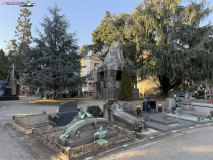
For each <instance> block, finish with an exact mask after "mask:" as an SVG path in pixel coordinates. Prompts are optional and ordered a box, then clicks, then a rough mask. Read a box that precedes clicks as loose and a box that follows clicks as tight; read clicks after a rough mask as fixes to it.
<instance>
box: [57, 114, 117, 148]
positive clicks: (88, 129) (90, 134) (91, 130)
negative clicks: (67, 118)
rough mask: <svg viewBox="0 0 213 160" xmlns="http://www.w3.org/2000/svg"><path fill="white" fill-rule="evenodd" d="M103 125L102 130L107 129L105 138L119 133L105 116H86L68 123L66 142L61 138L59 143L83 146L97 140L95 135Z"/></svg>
mask: <svg viewBox="0 0 213 160" xmlns="http://www.w3.org/2000/svg"><path fill="white" fill-rule="evenodd" d="M100 127H102V131H106V136H105V138H110V137H114V136H117V135H118V133H117V131H116V130H115V128H114V126H113V124H112V122H109V121H107V120H106V119H104V118H84V119H77V120H74V121H72V122H71V123H70V124H68V125H67V126H66V128H65V130H66V132H67V131H68V132H69V133H68V132H67V133H68V134H67V137H68V138H67V141H66V144H65V143H63V142H65V141H62V140H61V139H59V141H58V142H59V143H60V144H62V145H67V146H69V147H76V146H81V145H83V144H87V143H93V142H94V141H95V139H94V136H95V133H96V132H97V131H99V128H100Z"/></svg>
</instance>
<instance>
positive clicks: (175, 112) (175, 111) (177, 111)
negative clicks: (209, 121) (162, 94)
mask: <svg viewBox="0 0 213 160" xmlns="http://www.w3.org/2000/svg"><path fill="white" fill-rule="evenodd" d="M186 98H187V96H186ZM167 115H169V116H172V117H178V118H183V119H188V120H192V121H199V118H198V117H194V116H191V115H189V114H186V113H185V112H184V111H183V109H182V108H181V105H180V99H179V98H178V97H177V98H176V100H175V101H174V102H173V103H172V113H170V114H167ZM201 120H202V121H206V119H204V118H203V119H201Z"/></svg>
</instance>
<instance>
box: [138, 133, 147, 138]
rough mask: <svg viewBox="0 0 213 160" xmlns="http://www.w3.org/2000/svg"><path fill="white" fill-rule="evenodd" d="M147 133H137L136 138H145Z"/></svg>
mask: <svg viewBox="0 0 213 160" xmlns="http://www.w3.org/2000/svg"><path fill="white" fill-rule="evenodd" d="M145 136H146V135H145V134H143V133H136V138H138V139H143V138H145Z"/></svg>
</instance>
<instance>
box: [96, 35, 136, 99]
mask: <svg viewBox="0 0 213 160" xmlns="http://www.w3.org/2000/svg"><path fill="white" fill-rule="evenodd" d="M99 58H100V59H101V60H102V66H100V67H99V68H98V70H97V72H95V77H97V78H95V79H94V97H95V98H103V99H118V97H119V91H120V87H121V74H122V71H123V67H124V66H125V68H126V70H127V73H128V74H129V76H130V80H131V86H132V93H133V99H138V98H139V89H137V88H136V89H134V82H135V75H133V73H132V69H133V68H134V66H135V64H134V63H133V62H132V61H131V60H130V58H129V57H127V56H124V51H123V49H122V43H121V41H120V39H119V38H118V41H117V42H116V43H115V45H114V46H111V47H110V46H109V45H108V46H107V47H106V48H105V50H104V52H103V54H102V55H100V56H99Z"/></svg>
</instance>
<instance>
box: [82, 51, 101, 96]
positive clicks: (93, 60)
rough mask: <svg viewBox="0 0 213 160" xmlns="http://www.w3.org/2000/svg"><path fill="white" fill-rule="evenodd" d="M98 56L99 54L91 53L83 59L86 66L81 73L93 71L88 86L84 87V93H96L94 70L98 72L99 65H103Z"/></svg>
mask: <svg viewBox="0 0 213 160" xmlns="http://www.w3.org/2000/svg"><path fill="white" fill-rule="evenodd" d="M98 56H99V54H97V55H90V56H86V57H85V58H84V59H82V60H81V65H82V66H84V67H85V68H82V70H81V75H82V76H85V75H87V74H89V73H92V77H91V78H90V79H89V80H88V83H87V86H86V87H84V88H82V91H83V93H84V94H86V95H93V94H94V72H96V71H97V69H98V67H100V66H101V60H100V59H99V58H98Z"/></svg>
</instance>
